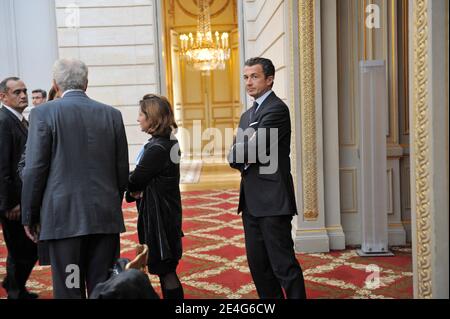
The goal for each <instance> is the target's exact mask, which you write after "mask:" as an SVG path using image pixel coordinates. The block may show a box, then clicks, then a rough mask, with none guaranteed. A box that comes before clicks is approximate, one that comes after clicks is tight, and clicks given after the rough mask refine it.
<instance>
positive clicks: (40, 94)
mask: <svg viewBox="0 0 450 319" xmlns="http://www.w3.org/2000/svg"><path fill="white" fill-rule="evenodd" d="M31 102H32V103H33V105H32V106H29V107H27V108H26V109H25V111H24V112H23V115H24V116H25V118H26V119H27V120H29V117H30V112H31V110H32V109H34V108H35V107H36V106H38V105H41V104H44V103H45V102H47V91H45V90H42V89H36V90H33V91H32V92H31Z"/></svg>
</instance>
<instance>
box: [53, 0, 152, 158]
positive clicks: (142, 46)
mask: <svg viewBox="0 0 450 319" xmlns="http://www.w3.org/2000/svg"><path fill="white" fill-rule="evenodd" d="M73 5H75V6H73ZM155 11H156V8H155V6H154V1H153V0H56V18H57V19H56V21H57V34H58V50H59V55H60V57H61V58H64V57H75V58H79V59H81V60H82V61H84V62H85V63H86V64H87V66H88V67H89V87H88V91H87V93H88V95H89V96H90V97H91V98H93V99H96V100H99V101H101V102H104V103H107V104H110V105H112V106H114V107H116V108H117V109H119V110H120V111H121V112H122V115H123V118H124V122H125V128H126V132H127V138H128V145H129V154H130V164H131V165H133V164H134V162H135V157H136V154H137V152H138V151H139V149H140V147H141V145H142V144H143V143H144V142H145V141H146V140H147V139H148V135H146V134H144V133H142V132H140V129H139V126H138V123H137V121H136V119H137V114H138V104H139V100H140V99H141V98H142V96H143V95H144V94H147V93H158V92H160V89H159V77H158V70H159V65H158V54H159V50H158V48H157V45H155V41H156V40H155V39H156V34H155ZM78 17H79V19H78ZM77 21H79V25H76V24H77Z"/></svg>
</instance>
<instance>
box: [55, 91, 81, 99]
mask: <svg viewBox="0 0 450 319" xmlns="http://www.w3.org/2000/svg"><path fill="white" fill-rule="evenodd" d="M69 92H84V91H83V90H67V91H64V93H63V94H62V95H61V98H63V97H64V95H66V94H67V93H69Z"/></svg>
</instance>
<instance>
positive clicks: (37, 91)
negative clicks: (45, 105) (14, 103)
mask: <svg viewBox="0 0 450 319" xmlns="http://www.w3.org/2000/svg"><path fill="white" fill-rule="evenodd" d="M31 93H41V94H42V98H44V99H45V98H47V91H45V90H42V89H36V90H33V91H32V92H31Z"/></svg>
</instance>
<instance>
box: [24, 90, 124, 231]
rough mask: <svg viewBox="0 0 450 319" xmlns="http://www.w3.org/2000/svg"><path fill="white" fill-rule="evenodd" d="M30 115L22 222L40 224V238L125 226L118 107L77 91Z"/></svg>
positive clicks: (121, 123) (122, 130)
mask: <svg viewBox="0 0 450 319" xmlns="http://www.w3.org/2000/svg"><path fill="white" fill-rule="evenodd" d="M31 114H32V115H31ZM31 114H30V119H31V122H30V127H29V132H30V134H29V139H28V141H27V145H26V159H25V163H26V164H25V168H24V169H23V189H22V211H23V213H22V223H23V224H24V225H33V224H37V223H40V224H41V234H40V238H39V239H40V240H50V239H62V238H70V237H76V236H83V235H90V234H113V233H119V232H123V231H125V226H124V222H123V215H122V209H121V204H122V198H123V192H124V191H125V188H126V186H127V182H128V169H129V167H128V145H127V139H126V135H125V128H124V125H123V120H122V115H121V113H120V111H118V110H116V109H114V108H113V107H111V106H108V105H104V104H101V103H99V102H96V101H94V100H91V99H90V98H89V97H88V96H87V95H86V94H85V93H84V92H80V91H73V92H68V93H67V94H66V95H65V96H64V98H61V99H57V100H54V101H51V102H48V103H45V104H43V105H40V106H39V107H38V108H35V109H33V110H32V111H31Z"/></svg>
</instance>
